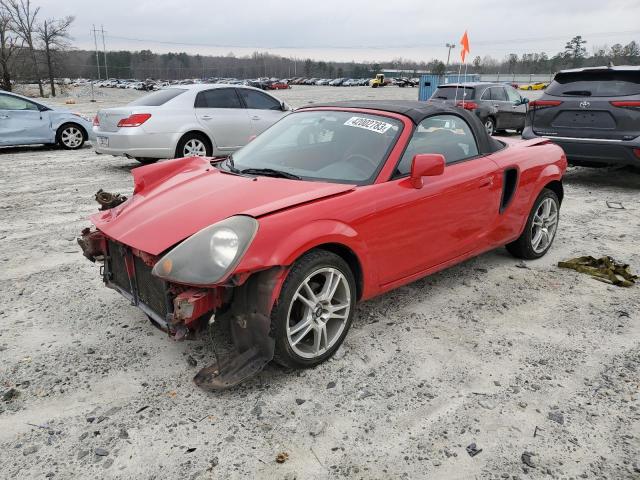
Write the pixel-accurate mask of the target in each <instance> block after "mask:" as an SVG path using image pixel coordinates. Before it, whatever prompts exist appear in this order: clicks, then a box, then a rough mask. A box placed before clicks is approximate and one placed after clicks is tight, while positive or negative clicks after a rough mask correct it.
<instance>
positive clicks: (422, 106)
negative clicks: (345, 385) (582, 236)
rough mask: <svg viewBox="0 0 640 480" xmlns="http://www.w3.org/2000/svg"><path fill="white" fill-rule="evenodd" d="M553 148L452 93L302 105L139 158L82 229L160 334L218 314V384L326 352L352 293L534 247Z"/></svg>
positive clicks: (357, 296) (554, 172)
mask: <svg viewBox="0 0 640 480" xmlns="http://www.w3.org/2000/svg"><path fill="white" fill-rule="evenodd" d="M566 165H567V162H566V158H565V155H564V153H563V151H562V149H560V148H559V147H557V146H556V145H554V144H553V143H551V142H549V141H548V140H546V139H535V140H530V141H522V142H518V143H510V144H508V143H502V142H500V141H498V140H496V139H494V138H491V137H489V136H487V134H486V132H485V129H484V127H483V126H482V124H481V123H480V121H479V120H478V118H477V117H476V116H475V115H472V114H470V113H469V112H467V111H465V110H462V109H458V108H453V107H447V106H443V105H431V104H428V103H422V102H400V101H398V102H383V101H361V102H343V103H336V104H330V105H324V106H317V105H313V106H310V107H306V108H302V109H299V110H297V111H296V112H294V113H292V114H290V115H288V116H286V117H284V118H283V119H282V120H280V121H279V122H278V123H276V124H275V125H273V126H272V127H271V128H269V129H268V130H266V131H265V132H264V133H262V134H261V135H260V136H259V137H257V138H256V139H254V140H253V141H252V142H251V143H249V144H248V145H247V146H245V147H243V148H242V149H240V150H239V151H237V152H236V153H235V154H234V155H233V156H231V157H228V158H224V159H222V158H214V159H211V158H200V157H192V158H181V159H176V160H169V161H165V162H161V163H158V164H155V165H148V166H143V167H140V168H136V169H134V170H133V178H134V191H133V195H132V196H131V198H129V199H128V200H126V201H124V203H121V204H119V205H116V206H113V205H111V207H112V208H107V209H105V210H104V211H101V212H99V213H97V214H96V215H94V216H93V217H92V218H91V220H92V222H93V223H94V224H95V227H96V228H95V229H88V228H87V229H85V231H84V232H83V234H82V236H81V237H80V238H79V243H80V244H81V246H82V247H83V250H84V254H85V256H86V257H88V258H89V259H91V260H94V261H99V262H100V263H101V265H102V266H103V268H102V269H101V271H102V275H103V280H104V282H105V284H106V285H107V286H108V287H111V288H113V289H115V290H117V291H118V292H120V293H121V294H122V295H123V296H124V297H126V298H127V299H128V300H129V301H131V302H132V303H133V304H135V305H137V306H138V307H140V308H141V309H142V310H143V311H144V312H145V313H146V314H147V315H148V316H149V317H150V318H151V320H152V321H153V322H155V323H156V324H157V325H159V326H161V327H162V328H163V329H165V330H166V331H168V332H169V333H170V334H171V335H173V336H175V337H177V338H183V337H185V336H188V335H194V334H195V333H196V332H197V331H199V330H203V329H205V330H206V329H208V328H211V326H212V324H213V323H214V322H228V327H229V328H230V331H231V334H232V339H233V343H234V345H235V349H234V350H233V352H232V353H229V354H227V355H225V356H219V357H218V358H216V362H215V363H214V364H213V365H212V366H211V367H207V368H205V369H203V370H201V371H200V372H199V373H198V374H197V375H196V378H195V381H196V383H198V384H199V385H201V386H203V387H205V388H209V389H218V388H226V387H229V386H232V385H235V384H237V383H239V382H240V381H242V380H243V379H244V378H247V377H248V376H249V375H252V374H254V373H256V372H257V371H259V370H260V369H261V368H262V367H264V365H265V364H266V363H268V362H269V361H271V360H272V359H273V360H275V361H277V362H278V363H281V364H283V365H286V366H289V367H311V366H314V365H317V364H319V363H320V362H322V361H324V360H326V359H327V358H329V357H330V356H331V355H333V353H334V352H335V351H336V349H337V348H338V347H339V346H340V344H341V343H342V341H343V340H344V338H345V336H346V334H347V331H348V330H349V326H350V325H351V322H352V319H353V315H354V309H355V305H356V302H359V301H363V300H367V299H369V298H371V297H373V296H375V295H380V294H381V293H384V292H386V291H388V290H391V289H393V288H396V287H399V286H401V285H404V284H407V283H409V282H412V281H414V280H416V279H418V278H420V277H424V276H425V275H428V274H430V273H433V272H436V271H438V270H442V269H444V268H446V267H448V266H450V265H453V264H456V263H459V262H462V261H463V260H465V259H467V258H469V257H472V256H474V255H479V254H481V253H483V252H486V251H487V250H491V249H494V248H497V247H500V246H503V245H506V248H507V249H508V250H509V252H511V253H512V254H513V255H514V256H516V257H518V258H526V259H535V258H538V257H541V256H542V255H544V254H545V253H546V252H547V250H548V249H549V248H550V247H551V244H552V242H553V239H554V236H555V234H556V229H557V226H558V218H559V216H558V215H559V209H560V204H561V202H562V197H563V188H562V183H561V182H562V176H563V173H564V171H565V169H566ZM115 203H117V202H114V205H115Z"/></svg>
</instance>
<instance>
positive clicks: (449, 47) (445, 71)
mask: <svg viewBox="0 0 640 480" xmlns="http://www.w3.org/2000/svg"><path fill="white" fill-rule="evenodd" d="M445 46H446V47H447V48H448V49H449V53H448V54H447V65H446V66H445V68H444V73H445V74H446V73H447V70H448V69H449V60H450V59H451V49H452V48H456V44H455V43H447V44H446V45H445Z"/></svg>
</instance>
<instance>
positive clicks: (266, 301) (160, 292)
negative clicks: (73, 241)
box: [78, 228, 284, 390]
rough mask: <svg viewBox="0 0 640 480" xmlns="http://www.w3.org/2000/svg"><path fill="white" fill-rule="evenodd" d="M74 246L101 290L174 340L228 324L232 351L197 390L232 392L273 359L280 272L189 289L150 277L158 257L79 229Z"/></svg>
mask: <svg viewBox="0 0 640 480" xmlns="http://www.w3.org/2000/svg"><path fill="white" fill-rule="evenodd" d="M78 244H79V245H80V246H81V248H82V251H83V254H84V256H85V257H87V258H88V259H89V260H91V261H92V262H99V263H102V266H101V275H102V279H103V281H104V283H105V285H106V286H107V287H109V288H112V289H114V290H116V291H118V292H119V293H120V294H121V295H122V296H124V297H125V298H127V300H129V302H130V303H131V304H132V305H135V306H137V307H139V308H140V309H141V310H142V311H143V312H144V313H145V314H146V315H147V316H148V317H149V319H150V320H151V321H152V322H153V323H154V324H156V325H157V326H158V327H159V328H161V329H162V330H164V331H166V332H167V333H168V334H169V335H170V336H172V337H173V338H174V339H176V340H180V339H185V338H190V337H192V336H193V335H195V334H196V333H197V332H199V331H203V330H207V329H209V328H211V324H212V323H213V322H214V321H215V322H222V321H224V322H229V323H228V326H229V329H228V331H229V332H230V333H231V338H232V340H233V348H232V349H231V350H230V351H227V352H225V353H223V354H216V361H215V363H214V364H213V365H210V366H208V367H205V368H203V369H202V370H200V371H199V372H198V374H197V375H196V376H195V378H194V381H195V383H196V384H197V385H198V386H200V387H201V388H203V389H206V390H222V389H226V388H230V387H233V386H235V385H237V384H239V383H241V382H242V381H243V380H245V379H247V378H249V377H250V376H252V375H255V374H256V373H258V372H259V371H260V370H262V369H263V368H264V366H265V365H266V364H267V363H269V362H270V361H271V360H272V359H273V354H274V349H275V341H274V339H273V337H272V336H271V335H270V328H271V318H270V313H271V308H272V306H273V303H274V301H275V298H276V296H277V293H276V292H277V290H278V288H279V285H281V283H282V280H283V278H284V269H282V268H272V269H268V270H264V271H261V272H257V273H254V274H253V275H245V276H243V277H242V278H236V279H235V282H234V283H233V284H230V285H220V286H215V287H212V288H199V287H190V286H187V285H178V284H172V283H168V282H165V281H164V280H162V279H160V278H157V277H155V276H153V275H152V274H151V271H152V269H153V266H154V265H155V263H156V262H157V261H158V259H159V257H156V256H153V255H149V254H147V253H145V252H141V251H139V250H136V249H134V248H131V247H129V246H127V245H123V244H121V243H119V242H116V241H114V240H113V239H110V238H108V237H107V236H105V235H104V234H103V233H102V232H100V231H99V230H90V229H88V228H87V229H85V230H84V231H83V232H82V235H81V236H80V237H79V238H78Z"/></svg>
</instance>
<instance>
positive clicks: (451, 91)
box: [433, 85, 475, 100]
mask: <svg viewBox="0 0 640 480" xmlns="http://www.w3.org/2000/svg"><path fill="white" fill-rule="evenodd" d="M474 93H475V89H473V88H471V87H464V88H463V87H458V88H456V87H455V85H453V86H450V87H438V89H437V90H436V92H435V93H434V94H433V98H438V99H440V100H455V99H456V98H457V99H458V100H462V98H463V95H464V99H465V100H471V99H472V98H473V95H474Z"/></svg>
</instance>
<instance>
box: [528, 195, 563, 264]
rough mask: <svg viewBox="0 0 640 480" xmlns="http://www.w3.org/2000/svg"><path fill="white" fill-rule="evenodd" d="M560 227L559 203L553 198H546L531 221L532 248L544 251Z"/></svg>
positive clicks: (537, 251) (539, 251)
mask: <svg viewBox="0 0 640 480" xmlns="http://www.w3.org/2000/svg"><path fill="white" fill-rule="evenodd" d="M557 227H558V205H557V204H556V202H554V201H553V199H552V198H545V199H544V200H543V201H542V202H540V205H538V208H537V209H536V213H535V214H534V216H533V222H531V248H533V251H534V252H536V253H541V252H544V251H545V250H546V249H547V248H549V245H551V242H552V241H553V237H554V236H555V234H556V229H557Z"/></svg>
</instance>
